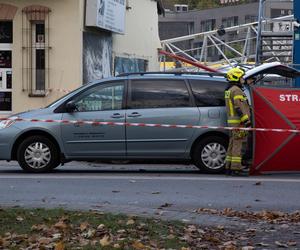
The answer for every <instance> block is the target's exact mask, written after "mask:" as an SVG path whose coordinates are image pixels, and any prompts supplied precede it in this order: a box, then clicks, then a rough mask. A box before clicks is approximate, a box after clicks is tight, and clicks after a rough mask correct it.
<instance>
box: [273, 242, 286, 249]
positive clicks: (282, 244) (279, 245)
mask: <svg viewBox="0 0 300 250" xmlns="http://www.w3.org/2000/svg"><path fill="white" fill-rule="evenodd" d="M275 244H276V246H278V247H282V248H288V247H289V246H288V245H287V244H284V243H281V242H280V241H275Z"/></svg>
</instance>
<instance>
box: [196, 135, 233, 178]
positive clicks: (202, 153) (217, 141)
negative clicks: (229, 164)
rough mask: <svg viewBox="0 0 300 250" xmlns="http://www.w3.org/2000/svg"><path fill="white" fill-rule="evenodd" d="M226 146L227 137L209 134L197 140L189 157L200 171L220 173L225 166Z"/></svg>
mask: <svg viewBox="0 0 300 250" xmlns="http://www.w3.org/2000/svg"><path fill="white" fill-rule="evenodd" d="M227 147H228V138H226V137H225V136H223V135H221V136H219V135H209V136H207V137H204V138H201V140H199V141H198V142H197V144H196V145H195V146H194V147H193V150H192V152H191V157H192V160H193V162H194V164H195V165H196V167H198V168H199V169H200V170H201V171H204V172H206V173H210V174H217V173H222V172H223V170H224V168H225V159H226V150H227Z"/></svg>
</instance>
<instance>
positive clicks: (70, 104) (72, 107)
mask: <svg viewBox="0 0 300 250" xmlns="http://www.w3.org/2000/svg"><path fill="white" fill-rule="evenodd" d="M75 110H76V104H75V102H74V101H69V102H67V104H66V111H67V112H68V113H73V112H74V111H75Z"/></svg>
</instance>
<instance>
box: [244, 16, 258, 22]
mask: <svg viewBox="0 0 300 250" xmlns="http://www.w3.org/2000/svg"><path fill="white" fill-rule="evenodd" d="M257 20H258V16H255V15H246V16H245V23H254V22H257Z"/></svg>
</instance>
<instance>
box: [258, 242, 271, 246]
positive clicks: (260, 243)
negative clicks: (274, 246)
mask: <svg viewBox="0 0 300 250" xmlns="http://www.w3.org/2000/svg"><path fill="white" fill-rule="evenodd" d="M256 246H260V247H268V246H270V245H269V244H267V243H263V242H259V243H257V244H256Z"/></svg>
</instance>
